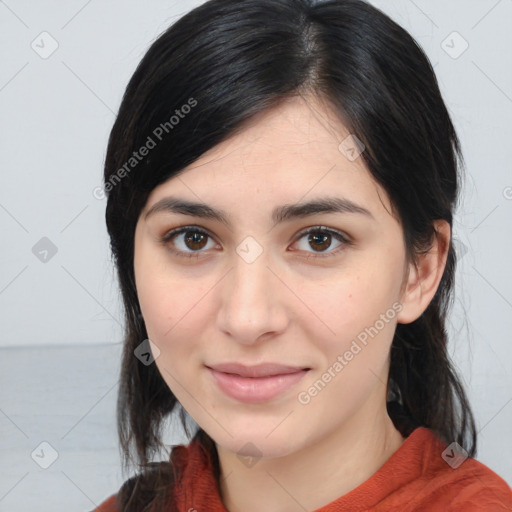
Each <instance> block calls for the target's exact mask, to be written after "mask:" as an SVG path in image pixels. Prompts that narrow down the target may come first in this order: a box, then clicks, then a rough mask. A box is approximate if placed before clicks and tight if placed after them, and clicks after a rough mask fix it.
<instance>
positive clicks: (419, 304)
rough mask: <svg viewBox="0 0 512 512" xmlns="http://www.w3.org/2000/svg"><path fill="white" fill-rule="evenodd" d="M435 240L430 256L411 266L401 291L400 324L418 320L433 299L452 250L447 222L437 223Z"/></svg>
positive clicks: (398, 319) (428, 253) (425, 256)
mask: <svg viewBox="0 0 512 512" xmlns="http://www.w3.org/2000/svg"><path fill="white" fill-rule="evenodd" d="M434 229H435V231H436V232H435V234H434V239H433V242H432V246H431V248H430V249H429V250H428V252H425V253H421V254H419V256H418V259H417V262H416V264H414V263H409V269H408V270H409V271H408V274H407V277H406V280H407V282H406V284H405V285H404V286H403V287H402V290H403V291H402V296H401V299H400V302H401V304H402V307H403V308H402V310H401V311H400V313H399V314H398V316H397V322H398V323H399V324H409V323H411V322H414V321H415V320H417V319H418V318H419V317H420V316H421V315H422V314H423V312H424V311H425V310H426V309H427V307H428V305H429V304H430V302H431V301H432V299H433V298H434V295H435V294H436V291H437V289H438V287H439V283H440V282H441V278H442V277H443V273H444V269H445V267H446V260H447V257H448V250H449V248H450V237H451V229H450V224H449V223H448V222H447V221H445V220H436V221H435V222H434Z"/></svg>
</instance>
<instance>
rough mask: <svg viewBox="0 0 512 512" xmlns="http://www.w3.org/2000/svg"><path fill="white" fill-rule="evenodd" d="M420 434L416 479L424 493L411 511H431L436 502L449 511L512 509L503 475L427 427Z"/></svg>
mask: <svg viewBox="0 0 512 512" xmlns="http://www.w3.org/2000/svg"><path fill="white" fill-rule="evenodd" d="M420 437H421V438H422V440H423V442H424V445H423V448H424V450H425V451H424V456H423V461H422V462H423V464H422V466H423V467H422V471H421V476H420V477H419V479H418V482H417V483H418V484H419V485H420V486H421V492H420V493H419V496H418V507H417V508H413V509H412V510H417V511H418V512H421V511H423V510H425V511H427V510H429V511H430V510H432V509H436V508H435V507H436V505H437V506H438V507H441V508H442V509H443V510H445V511H447V512H477V511H482V510H485V511H489V512H500V511H503V512H505V511H507V512H510V511H512V490H511V488H510V487H509V485H508V484H507V483H506V482H505V480H503V478H501V477H500V476H499V475H498V474H496V473H495V472H494V471H492V470H491V469H490V468H489V467H487V466H486V465H484V464H482V463H481V462H479V461H477V460H476V459H473V458H471V457H468V458H465V457H464V456H463V455H462V453H463V452H462V451H460V453H457V447H456V446H455V445H454V446H452V445H447V444H446V443H444V442H443V441H442V440H441V439H439V438H438V437H437V436H436V435H435V434H434V433H433V432H432V431H430V430H428V429H423V432H422V435H421V436H420ZM422 507H423V508H422Z"/></svg>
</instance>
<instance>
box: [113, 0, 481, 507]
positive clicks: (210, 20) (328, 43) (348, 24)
mask: <svg viewBox="0 0 512 512" xmlns="http://www.w3.org/2000/svg"><path fill="white" fill-rule="evenodd" d="M298 94H301V95H302V94H304V95H306V94H310V95H311V94H312V95H316V96H317V97H318V98H323V99H324V100H327V101H328V102H329V104H330V105H332V108H333V110H334V111H335V112H337V113H338V115H339V117H340V119H341V120H342V122H343V123H344V125H345V126H346V127H347V128H348V129H349V130H350V132H351V133H352V134H354V135H356V136H357V137H358V138H359V139H360V140H361V141H362V142H363V143H364V145H365V146H366V150H365V151H364V153H363V154H362V157H363V158H364V161H365V164H366V166H367V168H368V170H369V172H370V173H371V175H372V176H373V178H374V179H375V181H376V182H378V183H379V184H380V185H381V186H382V187H383V188H384V189H385V190H386V191H387V193H388V195H389V198H390V200H391V203H392V205H393V209H394V210H395V212H396V213H397V215H398V217H399V219H400V221H401V223H402V226H403V230H404V240H405V245H406V251H407V256H408V257H409V261H416V257H417V255H418V254H419V253H421V252H422V251H425V250H427V249H428V248H429V247H430V244H431V243H432V241H433V239H434V237H435V236H436V232H435V230H434V227H433V222H434V221H435V220H436V219H444V220H446V221H447V222H448V223H449V224H450V226H451V225H452V216H453V212H454V208H455V207H456V206H457V201H458V191H459V186H460V184H459V180H460V177H461V173H460V170H461V168H462V157H461V153H460V146H459V141H458V139H457V136H456V133H455V131H454V127H453V125H452V122H451V120H450V116H449V114H448V112H447V109H446V106H445V104H444V102H443V100H442V97H441V93H440V91H439V87H438V83H437V80H436V77H435V74H434V71H433V69H432V67H431V65H430V62H429V60H428V59H427V57H426V56H425V54H424V52H423V51H422V50H421V48H420V47H419V46H418V45H417V43H416V42H415V41H414V39H413V38H412V37H411V36H410V35H409V34H408V33H407V32H406V31H405V30H404V29H402V28H401V27H400V26H398V25H397V24H396V23H394V22H393V21H392V20H391V19H390V18H389V17H388V16H386V15H385V14H383V13H382V12H381V11H379V10H378V9H376V8H375V7H372V6H371V5H369V4H368V3H366V2H364V1H361V0H327V1H314V0H211V1H208V2H205V3H204V4H202V5H201V6H199V7H197V8H196V9H194V10H192V11H191V12H189V13H188V14H186V15H185V16H183V17H182V18H180V19H179V20H178V21H177V22H176V23H174V24H173V25H172V26H171V27H169V28H168V29H167V30H166V31H165V32H164V33H163V34H162V35H161V36H159V37H158V39H156V41H155V42H154V43H153V44H152V45H151V47H150V48H149V50H148V51H147V53H146V55H145V56H144V58H143V59H142V61H141V62H140V64H139V65H138V67H137V69H136V71H135V73H134V74H133V77H132V78H131V80H130V82H129V84H128V86H127V89H126V91H125V94H124V97H123V100H122V103H121V106H120V109H119V114H118V117H117V119H116V121H115V123H114V126H113V128H112V132H111V134H110V138H109V142H108V149H107V154H106V162H105V170H104V179H105V190H106V192H107V193H108V201H107V208H106V222H107V228H108V233H109V235H110V239H111V249H112V253H113V256H114V260H115V265H116V269H117V276H118V279H119V285H120V289H121V293H122V298H123V303H124V310H125V325H126V331H125V335H124V355H123V362H122V370H121V381H120V390H119V396H118V411H117V414H118V431H119V437H120V446H121V449H122V453H123V457H124V464H125V467H128V464H129V463H130V462H133V463H135V464H136V467H137V469H138V470H140V474H139V476H137V477H134V478H132V479H130V480H129V481H128V482H126V484H125V485H124V486H123V488H122V490H121V492H120V493H119V497H118V501H119V507H120V509H121V510H123V511H126V512H129V511H130V512H131V511H137V512H141V511H144V510H149V508H150V507H151V506H153V505H156V504H158V503H164V502H165V501H167V500H172V486H171V483H172V480H173V479H174V478H179V475H176V474H174V470H173V465H172V464H170V463H161V464H159V463H156V464H152V463H151V462H150V461H151V460H152V459H153V458H154V456H155V454H157V453H158V451H159V450H160V449H161V448H162V440H161V438H162V436H161V434H162V432H161V429H162V425H163V423H164V420H165V419H166V418H168V417H169V415H170V414H171V412H173V411H174V410H175V409H176V408H180V407H181V406H180V404H179V403H178V402H177V399H176V397H175V396H174V395H173V394H172V392H171V391H170V389H169V387H168V386H167V385H166V383H165V382H164V380H163V378H162V377H161V375H160V373H159V371H158V368H157V367H156V365H155V364H151V365H145V364H143V363H142V362H141V361H140V360H139V359H138V358H136V357H135V356H134V350H135V348H136V347H137V346H138V345H139V344H140V343H141V342H142V341H143V340H145V339H146V338H147V337H148V336H147V332H146V328H145V325H144V321H143V319H142V316H141V312H140V306H139V302H138V298H137V291H136V287H135V279H134V268H133V256H134V232H135V226H136V224H137V221H138V218H139V215H140V212H141V210H142V209H143V207H144V205H145V204H146V201H147V198H148V196H149V193H150V192H151V191H152V190H153V189H154V188H155V187H156V186H158V185H160V184H161V183H163V182H165V181H167V180H169V179H171V178H173V177H176V176H177V175H178V174H179V173H180V171H181V170H183V169H184V168H185V167H186V166H188V165H189V164H191V163H192V162H194V161H195V160H197V159H198V158H199V157H200V156H201V155H202V154H203V153H204V152H205V151H207V150H209V149H211V148H213V147H214V146H216V145H217V144H219V143H220V142H222V141H223V140H225V139H227V138H228V137H230V136H232V135H233V134H234V133H236V131H237V130H238V129H239V128H240V127H241V126H242V124H243V123H244V122H245V121H247V120H248V119H250V118H251V117H252V116H253V115H255V114H257V113H260V112H263V111H265V110H267V109H269V108H272V107H273V106H276V105H278V104H279V102H281V101H282V100H284V99H285V98H288V97H290V96H293V95H298ZM187 104H188V105H189V106H191V105H194V107H193V108H189V109H185V110H183V113H184V112H185V111H186V112H187V113H186V115H182V116H180V118H179V121H177V123H175V122H172V123H169V122H168V123H167V125H165V124H164V125H162V123H165V122H166V121H169V118H170V116H171V115H172V114H173V112H175V111H176V109H180V108H181V107H182V106H183V105H187ZM176 119H177V118H176ZM171 125H172V127H171ZM162 126H165V127H166V129H165V130H164V129H163V128H162ZM157 127H161V129H160V131H157V132H156V133H158V134H159V142H158V144H156V146H155V147H154V148H153V149H152V150H151V151H150V153H149V155H148V156H146V157H145V158H144V159H141V161H140V162H137V164H136V166H135V165H134V166H132V168H128V167H127V166H126V163H127V162H129V161H130V158H131V157H132V154H133V152H134V151H136V150H138V148H140V147H141V146H143V145H144V144H145V143H146V142H147V140H148V137H153V138H155V137H156V135H155V130H156V129H157ZM123 168H124V169H125V172H122V173H121V172H120V169H123ZM128 171H129V172H128ZM120 175H122V176H120ZM116 176H117V178H116ZM114 178H116V179H115V180H114ZM118 178H119V179H118ZM455 264H456V253H455V249H454V246H453V243H452V241H450V247H449V253H448V259H447V263H446V268H445V270H444V274H443V276H442V279H441V282H440V285H439V287H438V289H437V292H436V294H435V296H434V298H433V300H432V301H431V303H430V304H429V306H428V307H427V309H426V310H425V312H424V313H423V314H422V315H421V316H420V317H419V318H418V319H417V320H416V321H414V322H412V323H410V324H399V325H398V326H397V328H396V332H395V335H394V338H393V343H392V347H391V354H390V361H391V362H390V371H389V381H388V393H389V395H388V404H387V407H388V412H389V414H390V416H391V418H392V420H393V422H394V423H395V425H396V427H397V428H398V429H399V430H400V431H401V432H402V435H404V436H407V435H409V434H410V433H411V431H412V430H413V429H414V428H415V427H417V426H424V427H427V428H430V429H431V430H433V431H434V432H435V433H436V434H437V435H438V436H439V437H441V438H442V439H443V440H445V441H446V442H447V443H451V442H452V441H457V442H458V443H459V444H460V445H461V446H463V447H464V448H465V449H466V450H467V451H468V453H469V454H470V455H471V456H474V455H475V454H476V430H475V423H474V418H473V415H472V412H471V409H470V406H469V403H468V400H467V398H466V395H465V392H464V389H463V386H462V384H461V382H460V381H459V379H458V377H457V374H456V372H455V370H454V368H453V366H452V363H451V361H450V359H449V355H448V353H447V334H446V330H445V322H446V316H447V313H448V312H449V309H450V307H451V305H452V301H453V286H454V277H455ZM177 293H178V292H177ZM180 414H181V417H182V420H183V421H184V419H185V413H184V411H183V409H181V410H180ZM196 438H197V440H198V441H199V442H200V444H201V446H203V447H204V449H205V450H206V452H207V453H208V454H209V455H210V456H211V457H212V460H213V462H214V468H215V472H216V476H217V478H218V477H219V471H218V461H217V458H216V457H217V454H216V450H215V444H214V443H213V441H212V440H211V439H210V438H209V437H208V435H207V434H206V433H205V432H204V431H202V430H201V429H199V431H198V432H197V435H196ZM169 510H172V505H171V508H170V509H169Z"/></svg>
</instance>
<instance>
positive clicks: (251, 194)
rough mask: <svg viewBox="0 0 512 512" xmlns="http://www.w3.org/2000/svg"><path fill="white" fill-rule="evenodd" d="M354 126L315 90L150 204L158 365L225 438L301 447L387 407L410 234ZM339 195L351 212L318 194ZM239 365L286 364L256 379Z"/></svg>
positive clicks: (148, 276)
mask: <svg viewBox="0 0 512 512" xmlns="http://www.w3.org/2000/svg"><path fill="white" fill-rule="evenodd" d="M348 136H349V133H348V132H347V131H346V129H345V128H344V127H343V125H342V124H341V123H340V122H339V121H338V120H337V119H336V118H335V117H334V114H333V113H332V112H331V111H329V110H328V109H327V108H326V107H324V106H323V105H322V104H321V103H318V102H317V101H316V100H310V101H309V102H308V103H306V102H305V101H304V100H302V99H299V98H294V99H291V100H288V101H286V102H285V103H284V104H282V105H281V106H280V107H278V108H276V109H273V110H271V111H267V112H265V113H264V114H261V115H259V116H258V117H256V118H254V119H253V120H252V121H251V123H250V124H248V125H246V127H245V128H244V130H243V131H241V132H240V133H238V134H237V135H235V136H233V137H232V138H230V139H229V140H227V141H225V142H223V143H222V144H219V145H218V146H217V147H215V148H213V150H211V151H209V152H208V153H206V154H204V155H203V156H202V157H201V158H200V159H199V160H198V161H196V162H195V163H194V164H192V165H190V166H189V167H187V168H186V169H185V170H184V171H183V172H182V173H181V174H180V175H179V176H177V177H174V178H173V179H170V180H169V181H167V182H166V183H163V184H162V185H160V186H158V187H157V188H156V189H154V190H153V192H152V193H151V195H150V197H149V199H148V202H147V204H146V207H145V209H144V211H143V212H142V214H141V216H140V219H139V222H138V224H137V228H136V233H135V260H134V266H135V277H136V285H137V292H138V297H139V301H140V306H141V310H142V315H143V317H144V320H145V324H146V327H147V332H148V336H149V339H150V340H151V341H152V343H153V344H154V345H153V346H154V347H155V346H156V347H157V348H158V350H155V351H154V355H155V356H157V357H156V361H155V363H156V365H157V366H158V369H159V371H160V373H161V375H162V377H163V378H164V380H165V381H166V383H167V384H168V386H169V388H170V389H171V391H172V392H173V393H174V395H175V396H176V397H177V399H178V400H179V401H180V402H181V404H182V405H183V407H184V408H185V409H186V410H187V412H188V413H189V414H190V415H191V416H192V417H193V418H194V419H195V421H196V422H197V423H198V424H199V425H200V426H201V427H202V428H203V429H204V430H205V431H206V432H207V433H208V434H209V435H210V436H211V437H212V438H213V439H214V440H215V441H216V443H217V444H218V445H219V446H220V447H222V448H224V449H226V450H230V451H232V452H236V453H240V454H243V455H253V456H260V455H262V456H268V457H275V456H284V455H288V454H291V453H293V452H297V451H298V450H300V449H302V448H306V447H307V446H311V445H313V444H314V443H315V442H318V441H320V440H321V439H326V438H327V436H331V435H333V434H335V433H336V432H340V430H341V429H343V428H344V429H345V431H346V429H347V428H359V427H361V426H362V425H368V422H371V421H372V420H373V421H375V419H376V417H377V416H378V415H379V414H381V413H382V411H384V410H385V400H386V382H387V374H388V365H389V361H388V353H389V349H390V345H391V341H392V338H393V333H394V331H395V327H396V324H397V321H399V320H400V311H401V308H402V305H401V303H400V300H401V298H402V295H401V291H402V288H401V285H402V282H403V279H404V278H405V274H406V271H407V262H406V258H405V247H404V241H403V233H402V228H401V225H400V224H399V223H398V222H397V220H395V218H393V217H392V216H391V214H390V212H391V204H390V203H389V200H388V197H387V195H386V193H385V191H384V190H383V189H382V188H381V187H380V186H379V185H378V184H377V183H376V182H374V181H373V179H372V178H371V175H370V174H369V172H368V171H367V170H366V168H365V167H364V163H363V160H362V158H360V157H357V155H358V150H359V149H361V148H358V147H357V146H356V147H354V144H353V143H354V142H355V141H354V140H353V139H350V138H349V139H347V137H348ZM351 142H352V148H353V151H351V149H350V143H351ZM340 143H342V144H341V149H340ZM171 197H172V200H173V201H175V203H174V206H175V208H174V209H173V208H171V207H170V206H171V201H170V199H169V198H171ZM166 201H167V207H166V203H165V202H166ZM182 201H186V202H187V203H194V204H195V203H201V204H204V205H207V207H208V209H207V207H206V206H203V207H194V208H191V207H190V208H188V209H187V208H185V207H180V208H178V207H177V204H178V203H179V202H182ZM327 201H329V202H330V204H331V206H333V205H337V206H338V207H339V208H338V210H339V211H334V209H331V211H321V210H322V208H320V207H318V208H317V207H314V206H313V207H311V208H307V207H303V205H305V204H307V203H310V202H311V203H322V204H324V203H326V202H327ZM161 202H162V203H161ZM156 205H159V206H158V207H156V208H154V209H153V210H152V208H153V207H155V206H156ZM324 205H325V204H324ZM177 209H179V210H180V211H179V212H178V211H177ZM150 210H152V213H149V215H148V216H147V217H146V214H147V213H148V212H150ZM324 210H325V208H324ZM213 211H215V212H222V214H221V215H222V219H219V218H216V217H217V216H214V215H213V214H212V212H213ZM187 212H188V213H187ZM207 214H208V215H207ZM184 226H187V229H186V230H185V232H183V233H178V234H176V235H175V236H174V237H172V238H168V239H167V241H166V242H165V243H162V242H161V239H162V238H164V237H165V235H166V234H168V233H169V232H170V231H171V230H173V229H176V228H179V227H184ZM321 227H324V228H326V229H327V231H325V232H319V231H318V230H319V229H320V228H321ZM309 229H311V230H312V232H311V233H310V234H307V233H304V232H305V231H307V230H309ZM338 236H339V237H338ZM142 341H143V340H141V342H142ZM228 363H238V364H240V365H244V366H245V367H254V366H256V365H261V364H263V363H272V364H274V365H279V366H278V367H266V368H265V367H263V368H260V369H261V370H262V372H263V374H265V375H267V377H248V376H245V377H241V376H240V375H238V376H233V375H231V376H230V375H228V373H230V372H233V373H237V372H239V373H241V374H244V370H243V369H242V370H240V369H237V368H233V367H231V368H229V367H224V368H221V367H220V366H219V365H224V364H228ZM280 366H283V367H287V368H282V367H280ZM212 367H217V368H218V369H219V370H224V372H222V371H218V372H215V371H212V370H211V369H210V368H212ZM247 371H249V370H247ZM286 372H288V373H287V374H286V375H284V374H285V373H286ZM278 374H280V376H279V375H278ZM270 375H273V376H270ZM276 375H278V376H276ZM359 432H361V431H359Z"/></svg>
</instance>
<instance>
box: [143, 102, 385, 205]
mask: <svg viewBox="0 0 512 512" xmlns="http://www.w3.org/2000/svg"><path fill="white" fill-rule="evenodd" d="M350 136H351V134H350V132H349V131H348V130H347V128H346V127H345V126H344V124H343V123H342V122H341V121H340V119H339V118H338V116H337V115H336V114H335V112H334V111H333V110H332V109H331V108H329V106H328V105H326V104H325V103H323V102H322V101H320V100H318V99H316V98H312V97H311V98H307V99H304V98H302V97H293V98H289V99H287V100H285V101H284V102H282V103H281V104H279V105H278V106H277V107H275V108H272V109H270V110H267V111H265V112H262V113H260V114H257V115H256V116H253V117H252V118H251V119H249V120H248V121H247V122H246V123H245V124H244V125H242V126H241V127H240V128H239V129H238V130H237V132H236V133H235V134H233V135H231V136H230V137H229V138H228V139H226V140H225V141H223V142H221V143H220V144H218V145H217V146H215V147H213V148H211V149H210V150H209V151H207V152H206V153H204V154H203V155H202V156H201V157H200V158H199V159H198V160H196V161H195V162H193V163H192V164H190V165H189V166H188V167H186V168H185V169H183V170H182V171H181V172H180V173H179V175H177V176H175V177H173V178H171V179H169V180H168V181H167V182H165V183H163V184H161V185H160V186H159V187H157V188H156V189H155V190H153V191H152V193H151V195H150V197H149V199H148V202H147V205H146V211H147V210H148V209H149V208H151V206H153V205H154V204H155V203H156V202H158V201H160V200H162V199H163V198H165V197H166V196H167V195H169V194H172V195H173V196H176V195H179V196H180V197H183V198H184V199H188V200H191V201H201V202H204V203H208V204H211V205H212V206H215V205H218V206H219V207H220V208H222V209H223V210H227V211H230V210H233V211H234V212H236V211H238V212H240V214H242V213H249V212H250V213H251V215H253V214H254V212H255V210H258V211H263V210H266V211H268V212H270V211H271V210H272V209H273V208H275V206H276V205H281V204H292V203H297V202H299V201H301V202H304V201H306V200H308V199H310V198H313V197H318V196H325V195H327V194H328V195H330V196H337V197H340V196H342V197H344V198H347V199H349V200H351V201H353V202H357V203H359V204H363V205H364V206H365V207H366V208H367V209H371V210H373V211H374V212H376V213H377V215H379V214H380V215H381V214H382V212H380V213H379V212H378V211H379V209H381V210H382V211H383V212H386V213H388V212H389V211H390V204H389V201H388V199H387V195H386V193H385V191H384V190H383V189H382V188H381V187H380V186H379V185H378V184H377V183H376V182H375V181H374V180H373V178H372V176H371V174H370V173H369V171H368V170H367V169H366V167H365V165H364V161H363V159H362V157H357V158H355V159H354V158H348V157H347V154H346V153H344V151H342V149H341V148H340V144H342V143H344V141H347V140H350ZM377 203H378V204H377ZM382 203H384V205H385V206H384V205H383V204H382ZM379 205H380V208H379ZM235 215H236V213H235Z"/></svg>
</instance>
